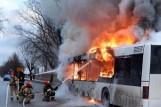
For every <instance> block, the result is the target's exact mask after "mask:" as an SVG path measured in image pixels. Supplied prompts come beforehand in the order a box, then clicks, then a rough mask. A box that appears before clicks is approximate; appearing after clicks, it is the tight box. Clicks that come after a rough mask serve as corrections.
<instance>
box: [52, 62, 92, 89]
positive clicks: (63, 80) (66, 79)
mask: <svg viewBox="0 0 161 107" xmlns="http://www.w3.org/2000/svg"><path fill="white" fill-rule="evenodd" d="M91 62H92V61H89V62H87V63H86V64H85V65H83V66H82V67H81V68H79V69H78V70H77V71H76V72H74V73H78V72H79V71H80V70H82V69H83V68H84V67H86V66H87V65H89V64H90V63H91ZM74 73H73V74H72V75H69V76H68V77H67V78H65V79H64V80H63V81H62V82H61V83H60V84H58V85H57V86H56V87H55V88H57V87H59V86H60V85H61V84H63V83H64V82H65V81H67V80H68V79H69V78H71V77H73V76H74Z"/></svg>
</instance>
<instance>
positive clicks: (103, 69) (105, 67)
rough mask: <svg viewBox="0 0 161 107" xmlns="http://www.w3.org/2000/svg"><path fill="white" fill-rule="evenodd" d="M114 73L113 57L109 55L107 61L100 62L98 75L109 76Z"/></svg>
mask: <svg viewBox="0 0 161 107" xmlns="http://www.w3.org/2000/svg"><path fill="white" fill-rule="evenodd" d="M113 74H114V58H113V57H110V58H109V59H108V60H107V61H101V62H100V77H107V78H111V77H112V76H113Z"/></svg>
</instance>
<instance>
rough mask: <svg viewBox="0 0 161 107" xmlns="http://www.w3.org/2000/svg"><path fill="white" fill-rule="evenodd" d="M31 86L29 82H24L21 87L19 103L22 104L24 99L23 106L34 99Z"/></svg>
mask: <svg viewBox="0 0 161 107" xmlns="http://www.w3.org/2000/svg"><path fill="white" fill-rule="evenodd" d="M32 89H33V87H32V85H31V82H26V85H25V86H21V89H20V92H19V95H20V103H22V102H23V100H24V99H26V100H25V104H28V103H30V100H31V99H33V98H34V94H33V92H32Z"/></svg>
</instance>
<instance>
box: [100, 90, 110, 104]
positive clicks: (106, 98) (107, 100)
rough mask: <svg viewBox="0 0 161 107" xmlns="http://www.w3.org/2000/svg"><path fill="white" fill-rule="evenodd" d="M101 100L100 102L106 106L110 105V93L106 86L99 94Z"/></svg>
mask: <svg viewBox="0 0 161 107" xmlns="http://www.w3.org/2000/svg"><path fill="white" fill-rule="evenodd" d="M101 101H102V104H103V105H105V106H106V107H109V105H110V94H109V91H108V89H107V88H104V89H103V91H102V95H101Z"/></svg>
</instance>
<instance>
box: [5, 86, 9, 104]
mask: <svg viewBox="0 0 161 107" xmlns="http://www.w3.org/2000/svg"><path fill="white" fill-rule="evenodd" d="M8 90H9V84H8V85H7V93H6V107H7V106H8Z"/></svg>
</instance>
